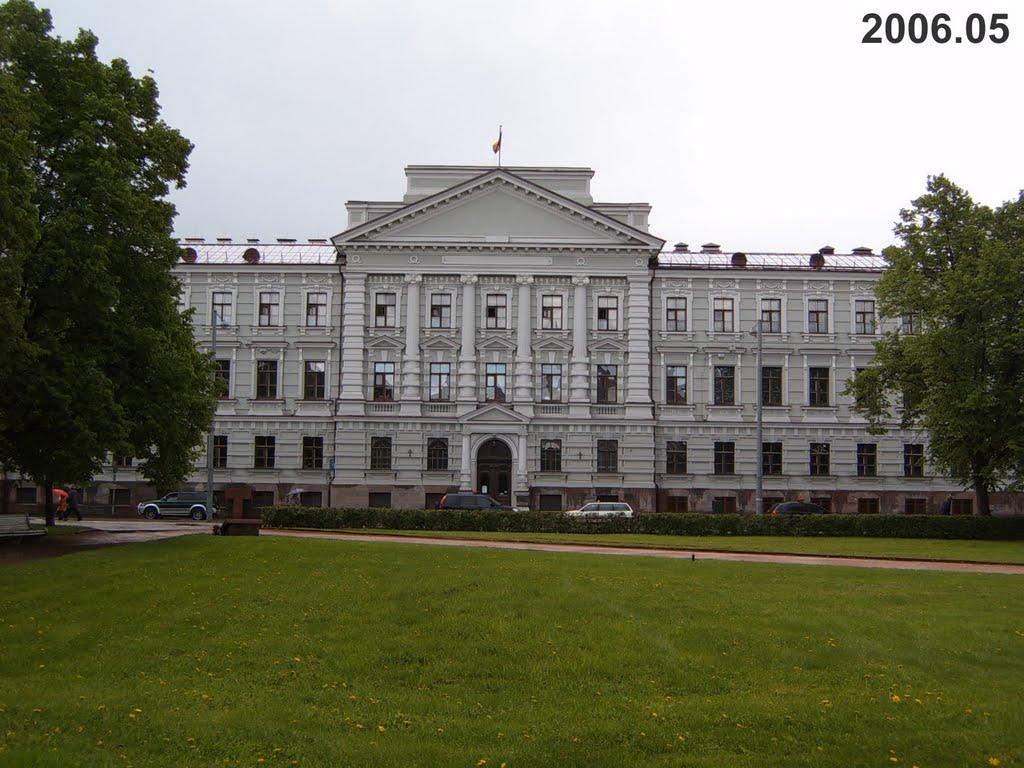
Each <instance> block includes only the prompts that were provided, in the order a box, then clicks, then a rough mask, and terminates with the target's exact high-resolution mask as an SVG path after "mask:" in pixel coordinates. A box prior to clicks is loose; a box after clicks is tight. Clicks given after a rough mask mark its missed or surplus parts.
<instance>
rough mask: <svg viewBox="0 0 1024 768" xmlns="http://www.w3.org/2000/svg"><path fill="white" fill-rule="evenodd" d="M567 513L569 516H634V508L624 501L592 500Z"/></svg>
mask: <svg viewBox="0 0 1024 768" xmlns="http://www.w3.org/2000/svg"><path fill="white" fill-rule="evenodd" d="M565 514H567V515H568V516H569V517H632V516H633V508H632V507H631V506H629V504H626V503H625V502H622V501H592V502H590V503H589V504H584V505H583V506H582V507H580V508H579V509H570V510H569V511H568V512H566V513H565Z"/></svg>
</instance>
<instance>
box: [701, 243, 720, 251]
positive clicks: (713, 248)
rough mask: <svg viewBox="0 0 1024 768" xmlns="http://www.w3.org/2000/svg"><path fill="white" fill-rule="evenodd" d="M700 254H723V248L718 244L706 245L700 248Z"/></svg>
mask: <svg viewBox="0 0 1024 768" xmlns="http://www.w3.org/2000/svg"><path fill="white" fill-rule="evenodd" d="M700 252H701V253H721V252H722V246H720V245H719V244H718V243H704V245H702V246H701V247H700Z"/></svg>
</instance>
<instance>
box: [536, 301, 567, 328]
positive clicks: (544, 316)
mask: <svg viewBox="0 0 1024 768" xmlns="http://www.w3.org/2000/svg"><path fill="white" fill-rule="evenodd" d="M540 327H541V329H542V330H545V331H560V330H561V329H562V297H561V296H541V298H540Z"/></svg>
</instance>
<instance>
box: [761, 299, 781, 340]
mask: <svg viewBox="0 0 1024 768" xmlns="http://www.w3.org/2000/svg"><path fill="white" fill-rule="evenodd" d="M761 331H762V332H763V333H782V299H761Z"/></svg>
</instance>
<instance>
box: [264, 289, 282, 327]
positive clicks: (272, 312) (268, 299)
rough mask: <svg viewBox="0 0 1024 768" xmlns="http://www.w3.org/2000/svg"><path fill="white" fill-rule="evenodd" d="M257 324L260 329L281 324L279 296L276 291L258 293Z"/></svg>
mask: <svg viewBox="0 0 1024 768" xmlns="http://www.w3.org/2000/svg"><path fill="white" fill-rule="evenodd" d="M259 324H260V326H262V327H267V326H271V325H280V324H281V294H280V293H278V292H277V291H260V316H259Z"/></svg>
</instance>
